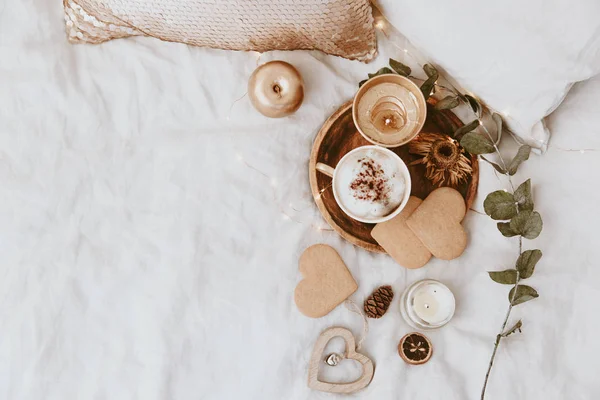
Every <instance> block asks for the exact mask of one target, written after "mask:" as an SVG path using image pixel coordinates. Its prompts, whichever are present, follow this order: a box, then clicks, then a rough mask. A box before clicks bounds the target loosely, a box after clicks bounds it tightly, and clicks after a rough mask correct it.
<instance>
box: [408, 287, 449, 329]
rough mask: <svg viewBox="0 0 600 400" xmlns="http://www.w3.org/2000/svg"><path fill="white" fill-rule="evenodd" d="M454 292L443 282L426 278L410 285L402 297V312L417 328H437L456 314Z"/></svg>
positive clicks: (411, 324)
mask: <svg viewBox="0 0 600 400" xmlns="http://www.w3.org/2000/svg"><path fill="white" fill-rule="evenodd" d="M455 308H456V301H455V299H454V294H453V293H452V292H451V291H450V289H448V287H447V286H446V285H444V284H443V283H441V282H439V281H436V280H434V279H425V280H422V281H418V282H415V283H413V284H412V285H410V286H409V287H408V288H407V289H406V290H405V291H404V293H403V294H402V297H401V298H400V313H401V314H402V317H403V318H404V320H406V322H407V323H408V324H409V325H410V326H412V327H413V328H416V329H424V330H429V329H437V328H441V327H442V326H444V325H446V324H447V323H448V322H449V321H450V320H451V319H452V317H453V316H454V310H455Z"/></svg>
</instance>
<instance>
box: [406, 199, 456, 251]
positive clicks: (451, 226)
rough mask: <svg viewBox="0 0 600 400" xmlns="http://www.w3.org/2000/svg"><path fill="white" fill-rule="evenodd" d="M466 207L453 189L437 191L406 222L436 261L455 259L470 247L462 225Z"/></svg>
mask: <svg viewBox="0 0 600 400" xmlns="http://www.w3.org/2000/svg"><path fill="white" fill-rule="evenodd" d="M466 212H467V208H466V205H465V199H463V197H462V196H461V194H460V193H459V192H458V191H457V190H455V189H452V188H449V187H443V188H439V189H436V190H434V191H433V192H431V193H430V194H429V196H427V198H426V199H425V200H423V202H422V203H421V205H420V206H419V207H417V209H416V210H415V211H414V212H413V213H412V214H411V216H410V217H408V219H407V220H406V225H408V227H409V228H410V229H411V230H412V231H413V233H414V234H415V236H417V237H418V238H419V240H421V242H422V243H423V244H424V245H425V247H427V249H428V250H429V251H430V252H431V253H432V254H433V255H434V256H436V257H437V258H440V259H442V260H452V259H454V258H456V257H458V256H460V255H461V254H462V253H463V251H464V250H465V248H466V247H467V233H466V232H465V230H464V229H463V227H462V225H461V224H460V223H461V221H462V220H463V218H464V217H465V214H466Z"/></svg>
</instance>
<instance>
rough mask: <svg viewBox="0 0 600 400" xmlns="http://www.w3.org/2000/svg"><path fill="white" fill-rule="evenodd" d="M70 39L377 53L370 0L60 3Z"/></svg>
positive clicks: (352, 55)
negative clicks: (143, 38) (152, 39)
mask: <svg viewBox="0 0 600 400" xmlns="http://www.w3.org/2000/svg"><path fill="white" fill-rule="evenodd" d="M63 4H64V9H65V20H66V26H67V34H68V37H69V41H71V42H72V43H102V42H105V41H107V40H112V39H118V38H124V37H128V36H142V35H145V36H152V37H155V38H158V39H161V40H165V41H170V42H181V43H187V44H190V45H194V46H202V47H211V48H218V49H225V50H254V51H258V52H264V51H269V50H302V49H304V50H313V49H314V50H321V51H323V52H325V53H328V54H333V55H337V56H342V57H345V58H349V59H357V60H361V61H369V60H371V59H372V58H373V57H374V56H375V55H376V53H377V42H376V37H375V28H374V25H373V22H374V20H373V15H372V8H371V4H370V2H369V0H303V1H289V0H253V1H248V0H241V1H240V0H63Z"/></svg>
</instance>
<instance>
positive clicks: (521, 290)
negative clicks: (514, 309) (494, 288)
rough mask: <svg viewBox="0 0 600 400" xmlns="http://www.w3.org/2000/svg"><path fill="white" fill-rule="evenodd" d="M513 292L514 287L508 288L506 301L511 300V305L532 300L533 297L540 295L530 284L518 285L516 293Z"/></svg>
mask: <svg viewBox="0 0 600 400" xmlns="http://www.w3.org/2000/svg"><path fill="white" fill-rule="evenodd" d="M514 293H515V288H512V289H511V290H510V293H508V301H509V302H510V301H511V300H512V305H513V306H516V305H519V304H522V303H525V302H526V301H529V300H533V299H535V298H538V297H540V295H539V294H538V292H537V291H536V290H535V289H534V288H532V287H531V286H527V285H518V286H517V293H516V294H514ZM513 294H514V299H513Z"/></svg>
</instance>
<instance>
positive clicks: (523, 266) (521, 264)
mask: <svg viewBox="0 0 600 400" xmlns="http://www.w3.org/2000/svg"><path fill="white" fill-rule="evenodd" d="M540 258H542V252H541V251H540V250H526V251H524V252H523V253H521V255H520V256H519V259H518V260H517V265H516V268H517V271H519V276H520V277H521V278H523V279H527V278H529V277H531V275H533V271H534V269H535V265H536V264H537V263H538V261H540Z"/></svg>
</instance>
